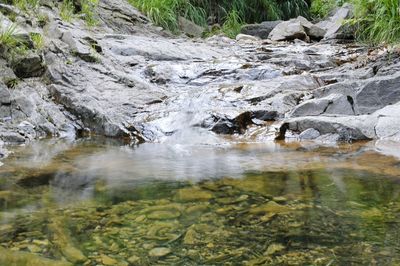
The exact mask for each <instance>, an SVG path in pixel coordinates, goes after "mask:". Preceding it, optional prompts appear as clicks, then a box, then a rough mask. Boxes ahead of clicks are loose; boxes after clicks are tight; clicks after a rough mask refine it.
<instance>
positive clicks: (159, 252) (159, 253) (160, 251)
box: [149, 248, 172, 258]
mask: <svg viewBox="0 0 400 266" xmlns="http://www.w3.org/2000/svg"><path fill="white" fill-rule="evenodd" d="M171 252H172V251H171V249H169V248H153V249H152V250H150V252H149V256H150V257H157V258H159V257H164V256H167V255H168V254H170V253H171Z"/></svg>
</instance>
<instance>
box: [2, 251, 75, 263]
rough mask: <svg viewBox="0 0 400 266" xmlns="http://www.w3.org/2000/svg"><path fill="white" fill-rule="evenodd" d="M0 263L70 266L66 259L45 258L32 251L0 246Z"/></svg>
mask: <svg viewBox="0 0 400 266" xmlns="http://www.w3.org/2000/svg"><path fill="white" fill-rule="evenodd" d="M0 264H1V265H30V266H72V264H71V263H69V262H66V261H57V260H51V259H45V258H42V257H40V256H38V255H35V254H32V253H27V252H19V251H11V250H7V249H4V248H0Z"/></svg>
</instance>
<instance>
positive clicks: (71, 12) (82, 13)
mask: <svg viewBox="0 0 400 266" xmlns="http://www.w3.org/2000/svg"><path fill="white" fill-rule="evenodd" d="M98 3H99V0H82V1H81V7H80V10H76V8H75V6H74V3H73V2H72V0H64V1H63V2H62V3H61V6H60V16H61V19H62V20H64V21H67V22H71V21H72V19H73V18H74V17H76V16H77V17H82V18H83V19H84V20H85V22H86V24H87V25H88V26H89V27H91V26H95V25H97V23H98V20H97V19H96V12H95V9H96V7H97V5H98Z"/></svg>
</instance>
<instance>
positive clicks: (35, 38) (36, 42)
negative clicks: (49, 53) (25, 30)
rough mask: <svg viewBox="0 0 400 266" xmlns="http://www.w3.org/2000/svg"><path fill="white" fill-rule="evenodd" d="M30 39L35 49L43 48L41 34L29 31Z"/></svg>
mask: <svg viewBox="0 0 400 266" xmlns="http://www.w3.org/2000/svg"><path fill="white" fill-rule="evenodd" d="M30 35H31V39H32V42H33V46H34V47H35V49H36V50H38V51H40V50H43V48H44V39H43V36H42V34H40V33H36V32H31V33H30Z"/></svg>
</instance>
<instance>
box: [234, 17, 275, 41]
mask: <svg viewBox="0 0 400 266" xmlns="http://www.w3.org/2000/svg"><path fill="white" fill-rule="evenodd" d="M281 22H282V21H280V20H278V21H264V22H262V23H260V24H247V25H244V26H242V28H241V30H240V32H241V33H242V34H245V35H251V36H256V37H259V38H261V39H268V36H269V34H270V33H271V31H272V30H273V29H274V28H275V27H276V26H277V25H278V24H279V23H281Z"/></svg>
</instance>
